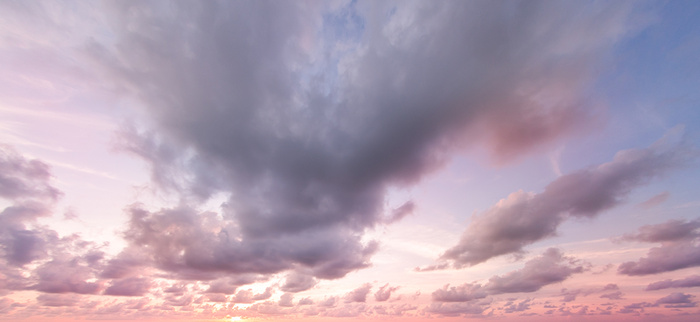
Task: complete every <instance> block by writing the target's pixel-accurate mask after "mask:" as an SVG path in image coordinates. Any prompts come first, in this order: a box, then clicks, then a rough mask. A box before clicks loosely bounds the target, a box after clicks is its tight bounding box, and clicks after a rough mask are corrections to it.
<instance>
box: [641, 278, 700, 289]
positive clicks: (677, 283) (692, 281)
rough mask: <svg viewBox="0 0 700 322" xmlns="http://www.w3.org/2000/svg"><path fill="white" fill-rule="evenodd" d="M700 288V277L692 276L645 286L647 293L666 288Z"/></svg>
mask: <svg viewBox="0 0 700 322" xmlns="http://www.w3.org/2000/svg"><path fill="white" fill-rule="evenodd" d="M680 287H700V275H692V276H688V277H686V278H683V279H679V280H670V279H668V280H663V281H659V282H654V283H651V284H649V285H647V288H646V290H647V291H656V290H663V289H667V288H680Z"/></svg>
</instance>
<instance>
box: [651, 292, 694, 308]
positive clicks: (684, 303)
mask: <svg viewBox="0 0 700 322" xmlns="http://www.w3.org/2000/svg"><path fill="white" fill-rule="evenodd" d="M694 297H695V296H694V295H691V294H685V293H671V294H669V295H668V296H665V297H662V298H660V299H658V300H657V301H656V302H655V303H654V305H657V306H658V305H663V306H664V307H668V308H681V307H695V306H697V302H693V301H692V300H691V299H692V298H694Z"/></svg>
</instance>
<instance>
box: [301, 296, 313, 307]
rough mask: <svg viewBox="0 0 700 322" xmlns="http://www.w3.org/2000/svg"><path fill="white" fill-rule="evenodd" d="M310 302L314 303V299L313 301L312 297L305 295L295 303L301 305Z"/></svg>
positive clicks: (309, 303)
mask: <svg viewBox="0 0 700 322" xmlns="http://www.w3.org/2000/svg"><path fill="white" fill-rule="evenodd" d="M311 304H314V301H313V300H312V299H310V298H308V297H305V298H303V299H301V300H299V302H298V303H297V305H299V306H301V305H311Z"/></svg>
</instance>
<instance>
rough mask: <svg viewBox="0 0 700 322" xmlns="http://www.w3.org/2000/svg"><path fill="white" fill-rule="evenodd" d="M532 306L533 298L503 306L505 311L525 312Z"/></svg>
mask: <svg viewBox="0 0 700 322" xmlns="http://www.w3.org/2000/svg"><path fill="white" fill-rule="evenodd" d="M530 306H532V300H531V299H526V300H523V301H520V302H518V303H512V302H511V303H510V304H506V307H504V308H503V311H504V312H506V313H514V312H524V311H527V310H529V309H530Z"/></svg>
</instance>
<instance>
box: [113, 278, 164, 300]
mask: <svg viewBox="0 0 700 322" xmlns="http://www.w3.org/2000/svg"><path fill="white" fill-rule="evenodd" d="M151 285H152V282H151V280H150V279H148V278H143V277H129V278H125V279H121V280H115V281H113V282H112V285H110V286H109V287H108V288H107V289H106V290H105V292H104V294H105V295H116V296H143V295H145V294H146V293H148V291H149V289H150V288H151Z"/></svg>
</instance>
